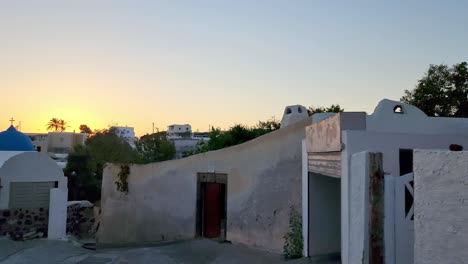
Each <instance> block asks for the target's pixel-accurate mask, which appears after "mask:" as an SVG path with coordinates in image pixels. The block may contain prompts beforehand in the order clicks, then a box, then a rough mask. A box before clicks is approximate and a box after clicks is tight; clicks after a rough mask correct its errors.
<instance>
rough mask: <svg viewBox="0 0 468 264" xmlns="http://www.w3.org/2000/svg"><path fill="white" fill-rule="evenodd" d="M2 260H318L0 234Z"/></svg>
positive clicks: (5, 263) (199, 243) (194, 244)
mask: <svg viewBox="0 0 468 264" xmlns="http://www.w3.org/2000/svg"><path fill="white" fill-rule="evenodd" d="M0 263H1V264H28V263H32V264H43V263H44V264H46V263H47V264H54V263H63V264H74V263H79V264H140V263H145V264H146V263H167V264H182V263H184V264H186V263H187V264H188V263H195V264H205V263H207V264H217V263H219V264H221V263H223V264H230V263H232V264H234V263H241V264H248V263H271V264H276V263H289V264H301V263H317V264H319V263H320V264H338V263H339V261H336V262H329V261H328V262H327V261H322V262H315V261H311V260H309V259H299V260H294V261H285V260H283V259H282V257H281V256H280V255H277V254H272V253H268V252H264V251H259V250H255V249H252V248H248V247H245V246H242V245H232V244H226V243H223V244H221V243H218V242H215V241H211V240H192V241H186V242H180V243H174V244H171V245H165V246H157V247H141V248H118V249H115V248H114V249H106V250H99V251H97V252H96V251H91V250H87V249H84V248H81V247H80V246H79V245H78V244H76V243H73V242H69V241H68V242H67V241H48V240H31V241H24V242H17V241H11V240H9V239H4V238H0Z"/></svg>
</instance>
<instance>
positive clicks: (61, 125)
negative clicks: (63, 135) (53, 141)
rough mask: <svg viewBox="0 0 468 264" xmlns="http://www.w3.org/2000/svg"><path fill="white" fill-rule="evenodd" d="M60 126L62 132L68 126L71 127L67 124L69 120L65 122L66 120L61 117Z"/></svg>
mask: <svg viewBox="0 0 468 264" xmlns="http://www.w3.org/2000/svg"><path fill="white" fill-rule="evenodd" d="M59 126H60V127H59V129H60V132H63V131H65V130H66V129H67V128H68V127H70V126H69V125H68V124H67V122H65V120H63V119H60V120H59Z"/></svg>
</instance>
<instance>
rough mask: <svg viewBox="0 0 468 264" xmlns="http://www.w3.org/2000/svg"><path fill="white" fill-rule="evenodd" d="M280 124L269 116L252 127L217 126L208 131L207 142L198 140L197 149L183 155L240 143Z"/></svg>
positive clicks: (268, 131) (269, 130) (272, 129)
mask: <svg viewBox="0 0 468 264" xmlns="http://www.w3.org/2000/svg"><path fill="white" fill-rule="evenodd" d="M280 126H281V124H280V122H279V121H277V120H276V119H275V118H271V119H269V120H267V121H259V122H258V123H257V125H255V126H253V127H248V126H245V125H240V124H238V125H234V126H233V127H231V128H229V130H227V131H221V129H219V128H212V129H211V131H210V133H209V138H210V140H209V141H208V142H203V141H202V142H200V144H199V145H198V149H197V150H195V151H193V152H187V153H184V156H190V155H192V154H196V153H202V152H207V151H211V150H217V149H222V148H227V147H230V146H234V145H238V144H242V143H244V142H247V141H249V140H252V139H254V138H257V137H260V136H262V135H265V134H267V133H270V132H272V131H275V130H277V129H279V128H280Z"/></svg>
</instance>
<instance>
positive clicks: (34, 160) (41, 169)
mask: <svg viewBox="0 0 468 264" xmlns="http://www.w3.org/2000/svg"><path fill="white" fill-rule="evenodd" d="M0 179H1V184H2V188H1V189H0V209H8V205H9V201H10V183H11V182H49V181H58V187H59V188H60V189H62V190H66V189H67V178H66V177H64V176H63V171H62V169H61V168H60V167H59V166H57V163H56V162H55V161H54V160H53V159H51V158H50V157H49V156H48V155H47V154H45V153H39V152H33V151H32V152H23V153H20V154H18V155H14V156H12V157H10V158H9V159H8V160H6V161H5V162H4V163H3V165H2V166H1V167H0Z"/></svg>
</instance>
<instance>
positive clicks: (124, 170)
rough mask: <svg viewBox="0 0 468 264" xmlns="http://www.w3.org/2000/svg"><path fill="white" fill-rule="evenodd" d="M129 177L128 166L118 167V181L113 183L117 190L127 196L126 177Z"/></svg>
mask: <svg viewBox="0 0 468 264" xmlns="http://www.w3.org/2000/svg"><path fill="white" fill-rule="evenodd" d="M129 175H130V166H128V165H127V164H124V165H120V172H119V173H118V174H117V177H118V180H117V181H116V182H115V185H117V190H118V191H119V192H123V193H125V194H128V176H129Z"/></svg>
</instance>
